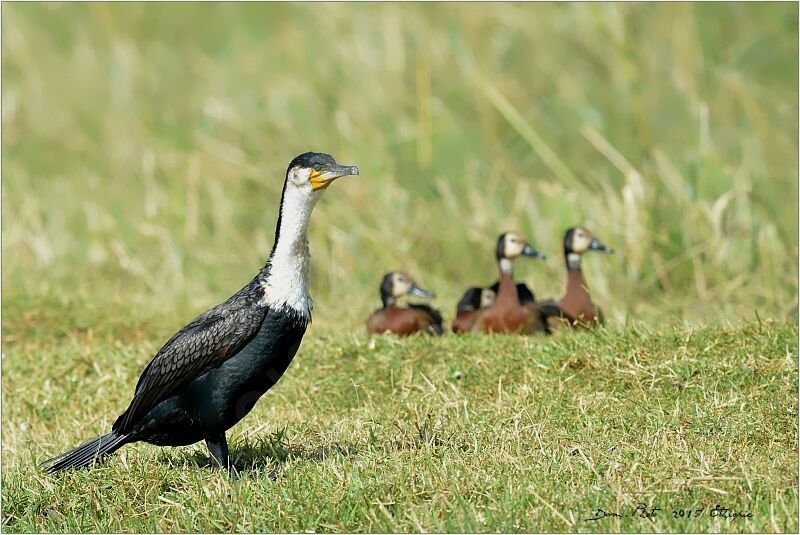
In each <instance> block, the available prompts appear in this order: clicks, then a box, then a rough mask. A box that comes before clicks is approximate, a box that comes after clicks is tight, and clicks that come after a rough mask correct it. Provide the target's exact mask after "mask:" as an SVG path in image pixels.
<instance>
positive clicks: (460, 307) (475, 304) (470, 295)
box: [456, 287, 483, 315]
mask: <svg viewBox="0 0 800 535" xmlns="http://www.w3.org/2000/svg"><path fill="white" fill-rule="evenodd" d="M481 291H483V289H482V288H477V287H474V288H470V289H469V290H467V291H466V292H464V295H462V296H461V300H460V301H459V302H458V304H457V305H456V315H458V314H461V313H462V312H467V311H469V310H477V309H478V308H480V306H481Z"/></svg>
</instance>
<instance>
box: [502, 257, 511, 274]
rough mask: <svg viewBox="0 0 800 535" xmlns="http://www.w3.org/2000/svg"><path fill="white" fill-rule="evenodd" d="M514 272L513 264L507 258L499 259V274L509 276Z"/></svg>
mask: <svg viewBox="0 0 800 535" xmlns="http://www.w3.org/2000/svg"><path fill="white" fill-rule="evenodd" d="M513 271H514V262H512V261H511V260H510V259H508V258H501V259H500V273H506V274H509V275H510V274H511V273H512V272H513Z"/></svg>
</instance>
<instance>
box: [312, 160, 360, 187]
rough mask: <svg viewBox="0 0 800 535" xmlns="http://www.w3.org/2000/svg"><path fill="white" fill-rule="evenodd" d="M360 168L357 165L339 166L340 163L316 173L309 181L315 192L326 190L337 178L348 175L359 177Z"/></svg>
mask: <svg viewBox="0 0 800 535" xmlns="http://www.w3.org/2000/svg"><path fill="white" fill-rule="evenodd" d="M357 174H358V167H356V166H355V165H339V164H338V163H336V164H333V165H329V166H327V167H326V168H325V169H323V170H322V171H320V172H314V173H313V174H312V175H311V177H310V178H309V181H310V182H311V188H312V189H313V190H314V191H317V190H319V189H325V188H327V187H328V186H330V185H331V183H333V181H334V180H336V179H337V178H341V177H343V176H347V175H357Z"/></svg>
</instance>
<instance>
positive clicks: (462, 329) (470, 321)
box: [453, 285, 499, 334]
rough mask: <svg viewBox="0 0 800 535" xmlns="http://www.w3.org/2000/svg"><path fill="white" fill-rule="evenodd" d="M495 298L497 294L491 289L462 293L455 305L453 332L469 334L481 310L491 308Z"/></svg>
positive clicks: (478, 289) (473, 289)
mask: <svg viewBox="0 0 800 535" xmlns="http://www.w3.org/2000/svg"><path fill="white" fill-rule="evenodd" d="M498 286H499V285H498ZM496 297H497V293H496V292H495V291H494V290H492V289H491V288H478V287H474V288H470V289H469V290H467V291H466V292H464V295H462V296H461V300H460V301H459V302H458V305H456V318H455V319H454V320H453V332H454V333H459V334H460V333H467V332H470V331H471V330H472V327H473V326H474V325H475V320H477V319H478V316H479V314H480V312H481V310H484V309H486V308H489V307H490V306H492V304H493V303H494V300H495V298H496Z"/></svg>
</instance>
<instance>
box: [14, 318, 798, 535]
mask: <svg viewBox="0 0 800 535" xmlns="http://www.w3.org/2000/svg"><path fill="white" fill-rule="evenodd" d="M54 306H55V307H56V309H57V310H58V311H59V316H60V317H64V318H67V320H66V321H67V324H66V325H65V326H64V331H63V332H61V333H59V332H53V334H52V336H50V337H37V336H36V333H38V332H39V331H38V329H39V327H38V326H39V325H41V324H42V323H44V324H47V323H48V322H49V321H50V320H49V318H47V317H44V316H42V315H40V314H38V313H35V314H29V315H28V316H27V317H26V316H25V313H24V310H23V309H24V307H23V306H22V305H21V304H20V308H17V306H14V307H13V308H12V310H11V311H10V313H13V317H14V318H16V319H11V320H7V322H8V323H7V326H6V329H5V334H4V336H5V337H6V338H5V340H4V342H5V344H4V345H5V350H4V352H5V354H4V361H3V365H4V366H3V368H4V370H3V371H4V385H3V386H4V389H3V407H4V427H3V441H4V448H3V465H4V468H5V469H4V470H3V475H2V486H3V498H4V505H3V527H4V529H5V530H6V531H9V532H20V531H68V532H83V531H99V532H103V531H106V532H107V531H158V532H171V531H194V532H217V531H248V532H249V531H294V532H296V531H304V530H315V531H357V532H365V531H366V532H375V531H383V532H385V531H439V532H441V531H462V532H463V531H467V532H470V531H513V532H516V531H542V530H544V531H551V530H556V531H595V530H601V531H618V530H624V531H640V530H644V531H735V532H740V531H741V532H747V531H786V532H796V531H797V529H798V525H797V514H798V508H797V498H798V495H797V464H796V461H797V454H798V451H797V439H798V436H797V410H798V406H797V397H796V393H797V388H798V383H797V369H796V365H797V345H796V342H797V334H798V333H797V328H796V327H794V326H787V325H780V324H777V323H774V322H764V323H757V322H752V323H747V324H743V325H739V326H735V327H734V326H730V325H717V326H713V327H694V326H690V325H686V326H683V327H672V328H663V329H657V330H652V329H649V328H646V327H644V326H642V325H639V324H637V325H630V326H629V327H628V328H627V329H625V330H607V331H598V332H595V333H591V334H585V333H584V334H572V333H563V334H561V335H559V336H557V337H556V338H555V339H554V340H543V339H525V338H519V337H515V336H482V337H481V336H475V337H464V338H458V337H446V338H441V339H431V338H428V337H415V338H411V339H406V340H398V339H395V338H389V337H378V338H374V339H369V338H368V337H367V336H365V335H362V334H347V333H336V332H330V331H326V330H321V329H318V328H316V327H314V328H312V330H311V332H310V333H309V334H308V337H307V339H306V342H305V343H304V345H303V347H302V348H301V351H300V353H299V355H298V357H297V359H296V361H295V363H294V364H293V365H292V367H291V368H290V370H289V372H288V373H287V374H286V376H285V378H284V379H283V380H282V381H281V383H280V384H279V385H278V386H277V387H276V388H275V389H274V390H273V391H271V392H269V393H268V394H267V395H266V396H265V398H264V399H262V400H261V401H260V402H259V403H258V404H257V405H256V408H255V409H254V410H253V412H252V413H251V414H250V415H249V416H248V417H247V418H246V419H245V420H243V422H242V423H241V424H239V425H238V426H237V427H236V428H234V430H233V433H232V437H231V448H232V451H233V452H234V455H236V456H238V457H239V460H240V462H242V463H244V464H245V465H246V466H248V467H249V469H247V470H246V471H245V472H244V474H243V476H242V478H241V480H239V481H237V482H235V483H231V482H229V481H228V480H227V479H226V476H225V475H224V474H222V473H221V472H219V471H217V470H214V469H211V468H210V467H209V466H208V463H207V457H206V452H205V451H204V448H203V447H200V446H196V447H187V448H171V449H160V448H156V447H153V446H149V445H134V446H126V447H125V448H123V450H121V452H120V453H118V454H117V455H115V456H113V457H112V458H110V460H109V461H108V462H107V463H105V464H104V465H103V466H101V467H97V468H95V469H93V470H82V471H77V472H72V473H67V474H62V475H59V476H48V475H44V474H42V473H41V472H39V471H38V470H36V469H35V468H34V466H33V465H34V463H35V462H39V461H42V460H43V459H44V458H46V457H47V456H49V455H53V454H55V453H57V452H59V451H61V450H64V449H66V448H67V447H71V446H73V445H75V444H76V443H78V442H80V441H82V440H84V439H87V438H89V437H91V436H93V435H96V434H99V433H101V432H103V431H104V430H106V429H107V428H108V427H109V426H110V424H111V423H112V422H113V419H114V417H116V415H117V413H118V412H119V411H120V410H121V409H122V408H123V407H124V405H125V404H126V402H127V400H128V396H129V395H130V391H131V389H132V385H133V383H134V379H135V377H136V376H137V374H138V373H139V371H140V370H141V367H142V366H143V364H145V363H146V361H147V360H148V359H149V358H150V355H151V354H152V352H153V351H154V350H155V349H156V348H157V345H158V340H159V337H160V336H162V335H163V334H164V333H165V332H166V331H167V330H170V329H171V328H172V327H174V325H173V324H174V323H175V320H174V319H172V316H170V317H169V318H167V317H161V316H159V315H154V316H151V317H149V318H148V319H147V321H144V322H142V323H141V324H137V326H136V327H134V328H131V327H130V326H128V325H127V324H125V322H122V321H117V319H118V318H124V317H126V316H125V314H124V313H122V314H120V315H119V316H112V317H110V318H109V317H107V316H104V317H100V316H97V315H96V314H97V313H98V311H96V310H93V309H91V308H85V307H83V306H82V304H72V305H69V306H66V307H63V308H62V306H61V305H54ZM17 313H19V315H17ZM9 315H11V314H9ZM165 324H166V326H167V327H166V328H165V327H163V325H165ZM456 372H460V373H461V376H460V378H456ZM273 470H277V471H278V478H277V480H276V481H275V482H272V481H271V480H270V479H269V473H270V472H272V471H273ZM639 503H645V504H647V505H648V506H652V505H656V506H658V507H661V508H662V509H663V510H664V511H663V512H662V514H661V515H660V516H659V517H657V518H656V519H655V520H653V521H651V520H645V519H639V518H624V519H620V520H616V519H613V520H612V519H606V520H601V521H598V522H596V523H589V522H586V521H585V519H586V518H589V517H590V516H592V513H593V512H594V511H595V510H596V509H597V508H598V507H601V508H603V509H605V510H607V511H630V510H631V509H633V508H635V507H636V505H637V504H639ZM716 504H720V505H721V506H723V507H727V508H730V509H733V510H736V511H746V512H751V513H752V518H750V519H736V520H723V519H718V518H714V519H712V518H710V517H709V516H708V515H709V513H708V509H710V508H712V507H713V506H714V505H716ZM698 507H706V508H707V511H706V514H705V515H704V516H702V517H700V518H699V519H697V520H694V519H692V520H686V519H675V518H672V513H671V511H672V510H673V509H677V508H687V509H688V508H692V509H695V508H698Z"/></svg>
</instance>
